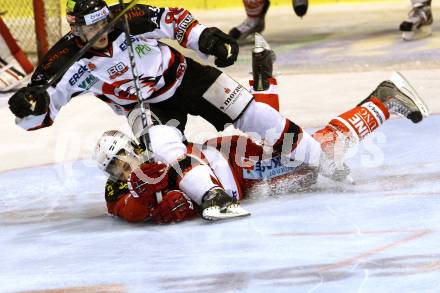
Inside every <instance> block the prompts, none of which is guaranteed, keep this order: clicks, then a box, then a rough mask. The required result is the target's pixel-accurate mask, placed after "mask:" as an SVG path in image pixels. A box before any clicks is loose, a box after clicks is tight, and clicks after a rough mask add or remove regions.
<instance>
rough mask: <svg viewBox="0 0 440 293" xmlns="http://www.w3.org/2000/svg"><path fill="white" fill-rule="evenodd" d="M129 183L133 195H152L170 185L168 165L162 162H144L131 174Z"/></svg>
mask: <svg viewBox="0 0 440 293" xmlns="http://www.w3.org/2000/svg"><path fill="white" fill-rule="evenodd" d="M127 183H128V188H129V190H130V193H131V194H132V195H133V196H135V197H144V196H151V195H153V194H155V193H156V192H158V191H161V190H163V189H165V188H167V187H168V167H167V165H165V164H163V163H160V162H157V163H156V162H154V163H149V162H147V163H143V164H142V165H140V167H139V169H136V170H134V171H133V172H132V173H131V174H130V177H128V180H127Z"/></svg>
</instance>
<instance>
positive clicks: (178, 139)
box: [149, 125, 186, 164]
mask: <svg viewBox="0 0 440 293" xmlns="http://www.w3.org/2000/svg"><path fill="white" fill-rule="evenodd" d="M149 134H150V140H151V150H152V151H153V153H154V154H155V155H156V156H157V159H158V160H160V161H163V162H165V163H168V164H171V163H173V162H175V161H176V160H177V159H178V158H179V157H181V156H183V155H185V154H186V147H185V145H184V144H183V142H182V141H183V135H182V133H181V132H180V131H179V130H178V129H177V128H174V127H171V126H167V125H155V126H153V127H151V128H150V129H149Z"/></svg>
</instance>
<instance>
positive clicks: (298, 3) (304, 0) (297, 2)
mask: <svg viewBox="0 0 440 293" xmlns="http://www.w3.org/2000/svg"><path fill="white" fill-rule="evenodd" d="M292 6H293V10H294V11H295V13H296V15H298V16H299V17H303V16H304V15H306V13H307V9H308V8H309V1H308V0H292Z"/></svg>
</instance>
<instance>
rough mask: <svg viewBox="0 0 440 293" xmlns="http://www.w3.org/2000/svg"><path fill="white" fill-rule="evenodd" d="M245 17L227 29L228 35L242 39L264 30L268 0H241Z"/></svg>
mask: <svg viewBox="0 0 440 293" xmlns="http://www.w3.org/2000/svg"><path fill="white" fill-rule="evenodd" d="M243 4H244V9H245V10H246V15H247V18H246V19H245V20H244V21H243V22H242V23H241V24H239V25H238V26H236V27H234V28H232V29H231V30H230V31H229V35H230V36H231V37H233V38H234V39H237V40H244V39H246V38H247V37H248V36H250V35H251V34H253V33H261V32H262V31H263V30H264V25H265V16H266V12H267V10H268V9H269V5H270V2H269V0H243Z"/></svg>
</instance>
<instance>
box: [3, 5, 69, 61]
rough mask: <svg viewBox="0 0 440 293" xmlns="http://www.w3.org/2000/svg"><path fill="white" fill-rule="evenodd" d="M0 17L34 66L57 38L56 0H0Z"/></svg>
mask: <svg viewBox="0 0 440 293" xmlns="http://www.w3.org/2000/svg"><path fill="white" fill-rule="evenodd" d="M0 15H1V18H2V20H3V21H4V23H5V24H6V27H7V28H8V29H9V31H10V34H11V35H12V36H13V37H14V39H15V40H16V42H17V45H18V46H19V47H20V48H21V49H22V50H23V51H24V53H25V54H26V55H27V56H28V58H29V59H30V60H31V61H32V62H33V63H34V64H36V63H37V61H38V59H39V58H41V57H42V56H43V54H45V53H46V52H47V50H48V49H49V48H50V46H51V45H53V44H54V43H55V42H56V41H58V40H59V38H60V37H61V33H62V16H61V2H60V0H0Z"/></svg>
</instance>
